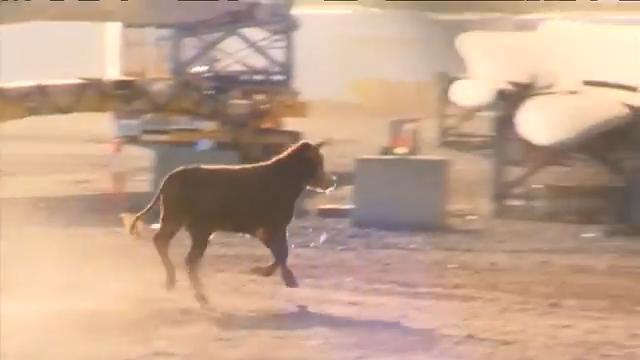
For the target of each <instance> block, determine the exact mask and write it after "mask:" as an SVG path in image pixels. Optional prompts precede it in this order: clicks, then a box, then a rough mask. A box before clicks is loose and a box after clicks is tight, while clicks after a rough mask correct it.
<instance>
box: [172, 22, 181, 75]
mask: <svg viewBox="0 0 640 360" xmlns="http://www.w3.org/2000/svg"><path fill="white" fill-rule="evenodd" d="M183 39H184V36H183V34H182V31H181V30H179V29H174V30H173V34H172V35H171V54H170V55H169V56H170V59H171V60H170V61H171V74H172V75H173V76H180V75H183V74H184V72H185V71H184V70H185V69H184V66H183V61H182V41H183Z"/></svg>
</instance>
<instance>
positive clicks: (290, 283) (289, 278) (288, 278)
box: [282, 270, 300, 288]
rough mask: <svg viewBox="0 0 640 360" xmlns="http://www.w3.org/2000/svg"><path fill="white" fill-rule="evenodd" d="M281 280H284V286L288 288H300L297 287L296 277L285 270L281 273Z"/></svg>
mask: <svg viewBox="0 0 640 360" xmlns="http://www.w3.org/2000/svg"><path fill="white" fill-rule="evenodd" d="M282 280H284V284H285V286H286V287H288V288H297V287H300V286H299V285H298V280H296V277H295V276H294V275H293V273H292V272H291V271H290V270H285V271H284V272H283V273H282Z"/></svg>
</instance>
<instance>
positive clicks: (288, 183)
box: [129, 141, 335, 305]
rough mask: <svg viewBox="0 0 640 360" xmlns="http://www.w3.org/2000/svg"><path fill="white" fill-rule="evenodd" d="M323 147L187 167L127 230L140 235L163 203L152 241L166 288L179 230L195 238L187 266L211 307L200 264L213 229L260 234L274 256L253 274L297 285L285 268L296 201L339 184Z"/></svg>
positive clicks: (195, 287)
mask: <svg viewBox="0 0 640 360" xmlns="http://www.w3.org/2000/svg"><path fill="white" fill-rule="evenodd" d="M322 145H323V143H320V144H315V145H314V144H311V143H309V142H307V141H302V142H300V143H298V144H296V145H293V146H292V147H290V148H289V149H287V150H286V151H284V152H283V153H282V154H280V155H278V156H276V157H274V158H273V159H271V160H269V161H266V162H261V163H257V164H251V165H240V166H204V165H203V166H186V167H180V168H178V169H176V170H174V171H173V172H171V173H170V174H169V175H167V177H166V178H165V179H164V181H163V182H162V184H161V186H160V188H159V189H158V192H157V193H156V194H155V195H154V197H153V199H152V200H151V202H150V203H149V205H147V207H146V208H145V209H144V210H142V211H141V212H140V213H138V214H137V215H136V216H135V218H134V219H133V221H132V223H131V224H130V227H129V231H130V233H131V234H132V235H134V236H135V235H137V233H136V222H137V221H138V220H139V219H140V217H142V216H144V215H145V214H146V213H147V212H149V210H151V208H153V206H154V205H155V204H156V203H157V202H158V200H160V199H162V215H161V218H160V229H159V230H158V232H157V233H156V234H155V235H154V237H153V242H154V244H155V246H156V249H157V251H158V254H159V255H160V258H161V260H162V264H163V265H164V268H165V270H166V286H167V289H172V288H173V287H174V286H175V267H174V266H173V264H172V262H171V260H170V258H169V256H168V250H169V242H170V241H171V239H172V238H173V237H174V236H175V234H176V233H177V232H178V230H179V229H180V228H181V227H183V226H184V227H185V228H186V230H187V232H188V233H189V235H190V236H191V249H190V251H189V253H188V255H187V257H186V260H185V261H186V265H187V269H188V273H189V280H190V282H191V286H192V287H193V290H194V291H195V297H196V299H197V300H198V302H200V303H201V304H203V305H204V304H206V303H208V300H207V298H206V296H205V295H204V293H203V291H202V285H201V282H200V277H199V275H198V264H199V263H200V260H201V258H202V256H203V254H204V252H205V250H206V248H207V244H208V241H209V237H210V235H211V234H212V233H214V232H215V231H229V232H237V233H243V234H248V235H252V236H256V237H257V238H258V239H259V240H260V241H261V242H262V243H263V244H264V245H265V246H266V247H267V248H269V250H270V251H271V254H272V255H273V258H274V260H273V262H272V263H271V264H269V265H267V266H260V267H255V268H253V269H252V272H253V273H256V274H260V275H263V276H271V275H272V274H273V273H274V272H275V271H276V270H277V269H278V268H280V269H281V275H282V279H283V281H284V283H285V285H286V286H287V287H297V286H298V283H297V280H296V278H295V276H294V275H293V272H292V271H291V270H290V269H289V267H287V257H288V252H289V245H288V241H287V231H286V229H287V226H288V225H289V223H290V222H291V220H292V218H293V213H294V206H295V202H296V199H297V198H298V196H299V195H300V194H301V192H302V191H303V190H304V189H305V188H307V187H309V188H315V189H320V190H323V191H326V190H329V189H331V188H332V187H333V186H335V183H334V180H333V178H332V177H330V176H328V175H327V174H326V173H325V171H324V158H323V156H322V154H321V153H320V148H321V147H322Z"/></svg>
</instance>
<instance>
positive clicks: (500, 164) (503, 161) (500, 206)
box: [492, 110, 511, 216]
mask: <svg viewBox="0 0 640 360" xmlns="http://www.w3.org/2000/svg"><path fill="white" fill-rule="evenodd" d="M510 117H511V113H510V112H508V111H507V112H505V111H504V110H502V111H499V113H498V114H496V116H494V117H493V127H494V137H493V157H494V160H493V189H492V191H493V205H494V211H493V213H494V215H495V216H501V215H502V212H503V210H504V199H505V193H504V183H505V177H506V167H507V166H508V160H509V159H508V158H507V141H508V138H509V136H508V135H509V131H508V130H509V122H510V120H511V119H510Z"/></svg>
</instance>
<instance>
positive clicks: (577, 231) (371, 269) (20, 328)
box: [0, 111, 640, 360]
mask: <svg viewBox="0 0 640 360" xmlns="http://www.w3.org/2000/svg"><path fill="white" fill-rule="evenodd" d="M316 114H317V116H318V118H319V119H320V120H322V121H324V122H322V123H321V122H319V120H318V119H316V120H317V121H315V122H308V123H307V125H308V124H320V123H321V124H324V125H313V126H316V127H318V128H320V129H314V128H312V127H309V128H308V129H307V130H308V131H309V134H311V135H310V137H322V136H324V135H327V134H324V133H323V131H324V132H325V133H328V132H330V131H329V130H326V129H334V130H335V129H336V128H340V129H341V132H340V133H339V134H340V136H339V137H340V138H341V139H342V140H343V142H342V143H340V144H336V145H335V147H334V148H333V149H330V150H328V162H329V163H330V167H331V168H332V169H340V170H344V169H345V168H348V167H349V164H351V163H352V161H351V160H352V159H353V156H355V155H357V154H362V153H367V152H371V151H374V150H375V147H376V146H379V144H380V143H379V140H380V139H382V138H383V135H382V134H383V129H384V124H383V123H380V122H377V123H376V124H374V125H371V126H370V127H368V129H369V130H370V131H372V133H370V136H368V137H367V138H366V139H365V138H364V137H361V138H356V137H355V135H354V134H355V133H357V131H359V130H358V128H359V127H360V128H359V129H362V127H361V126H362V125H363V124H364V123H363V120H362V119H357V118H355V117H354V116H351V115H345V116H342V117H340V120H339V121H341V122H342V123H341V125H340V127H336V126H332V124H330V123H329V122H330V121H338V120H335V118H333V117H331V116H329V115H328V113H327V112H322V111H319V112H317V113H316ZM318 114H319V115H318ZM72 119H73V120H76V121H69V120H72ZM346 120H353V123H350V124H352V128H349V127H348V126H345V125H343V124H346ZM43 124H46V125H45V126H42V125H43ZM71 124H73V125H71ZM301 126H303V125H301ZM309 126H310V125H309ZM36 128H39V129H40V130H35V129H36ZM108 135H109V127H108V125H107V123H106V122H105V121H104V117H102V116H97V115H82V116H80V115H73V116H69V117H56V118H41V119H37V120H35V119H29V120H24V121H20V122H14V123H10V124H7V125H5V126H3V127H2V128H0V141H1V142H0V147H1V148H0V156H1V158H0V171H2V173H1V175H2V176H1V178H0V186H1V188H0V192H1V196H2V198H3V201H2V203H0V211H1V215H0V220H1V221H2V222H1V224H0V225H1V228H0V235H1V237H0V316H1V317H0V358H2V359H3V360H31V359H33V360H36V359H37V360H40V359H52V360H54V359H55V360H57V359H60V360H63V359H64V360H93V359H105V360H114V359H122V360H125V359H126V360H134V359H136V360H137V359H145V360H147V359H322V360H325V359H340V360H346V359H447V360H449V359H640V260H639V259H640V240H638V239H634V238H610V237H605V236H603V235H602V229H601V228H600V227H598V226H585V225H566V224H547V223H533V222H516V221H506V220H491V219H488V218H486V217H484V216H480V217H479V218H477V219H476V218H473V217H469V218H467V219H466V220H463V221H460V222H459V224H458V225H459V226H458V227H457V229H458V230H452V231H448V232H439V233H435V232H434V233H400V232H385V231H378V230H371V229H356V228H353V227H351V226H350V225H349V223H348V221H347V220H341V219H332V220H328V219H320V218H317V217H315V216H313V215H311V216H307V217H304V218H300V219H296V220H295V221H294V223H293V224H292V226H291V229H290V231H289V233H290V238H291V244H292V247H293V249H292V254H291V263H290V264H291V267H292V269H293V270H294V271H295V272H296V274H297V276H298V279H299V280H300V283H301V288H299V289H286V288H285V287H284V286H283V285H282V283H281V281H280V279H279V277H278V276H274V277H272V278H267V279H265V278H259V277H256V276H253V275H251V274H249V271H248V270H249V269H250V268H251V267H252V266H254V265H257V264H264V263H266V262H268V261H269V260H270V259H269V255H268V253H267V251H266V250H265V249H263V248H262V247H261V246H260V245H259V244H258V243H257V241H255V240H253V239H249V238H245V237H242V236H237V235H233V234H216V235H215V237H214V238H213V239H212V242H211V246H210V247H209V249H208V251H207V253H206V256H205V259H204V261H203V265H202V274H203V278H204V279H205V284H206V288H207V291H208V293H209V296H210V298H211V301H212V306H211V309H209V310H204V309H201V308H200V307H199V306H198V305H197V303H196V302H195V301H194V299H193V297H192V294H191V291H190V288H189V285H188V282H187V280H186V276H185V272H184V267H183V266H182V264H183V260H182V259H183V258H184V255H185V254H186V251H187V249H188V245H189V243H188V239H187V238H186V237H185V235H184V234H179V236H178V237H177V238H176V239H174V241H173V243H172V257H173V259H174V261H175V263H176V264H177V265H178V271H179V273H178V276H179V278H178V287H177V289H176V290H174V291H173V292H171V293H168V292H166V291H165V290H164V288H163V283H164V278H163V276H164V274H163V272H162V268H161V265H160V261H159V259H158V257H157V255H156V253H155V250H154V249H153V246H152V244H151V242H150V241H149V239H148V237H147V238H145V239H141V240H138V241H135V240H132V239H131V238H129V237H128V236H126V235H125V234H124V233H123V231H122V229H121V228H120V227H119V226H117V221H114V219H106V218H105V219H97V220H96V219H95V218H96V216H95V215H93V214H90V213H87V212H84V213H83V211H81V210H77V209H81V208H80V207H79V206H80V205H77V206H76V205H74V204H75V203H74V202H80V201H81V200H80V199H81V198H82V196H84V195H86V196H89V195H91V194H96V193H104V192H108V191H110V183H109V172H108V154H109V147H108V144H107V142H106V141H107V139H108ZM126 159H127V162H128V165H129V170H130V174H131V177H130V182H129V189H130V190H133V191H146V190H148V184H149V170H150V154H149V153H148V152H146V151H145V150H142V149H136V148H128V149H127V152H126ZM486 166H487V165H486V163H485V162H483V160H481V159H472V158H468V156H460V157H458V158H456V163H455V164H454V172H453V174H452V175H453V176H452V181H453V182H454V184H453V187H452V193H453V194H452V206H457V207H466V208H467V209H470V210H471V211H472V212H473V211H474V210H476V211H477V212H478V213H481V211H480V210H481V208H482V206H483V205H482V204H483V203H484V201H485V200H483V199H481V198H479V197H478V194H481V193H483V190H482V189H483V186H484V185H479V184H483V183H485V180H486V179H485V178H483V176H484V175H483V171H486ZM474 174H475V175H474ZM348 192H349V189H348V188H347V189H342V190H340V191H338V192H337V193H336V194H334V195H332V197H331V198H330V199H329V200H324V201H341V202H348V201H349V193H348ZM42 196H57V197H59V199H60V203H65V202H66V206H63V207H60V208H45V209H43V208H42V206H41V205H40V202H39V200H38V199H39V198H40V197H42ZM6 198H25V199H27V198H28V199H29V200H25V202H27V201H28V202H27V204H29V205H28V206H30V209H31V210H33V211H34V215H33V216H32V217H27V216H26V213H25V212H24V211H18V210H17V208H14V204H16V200H15V199H14V200H12V201H10V202H9V201H7V200H5V199H6ZM314 201H321V200H314ZM114 204H117V203H114ZM114 204H110V203H106V204H104V206H105V207H109V206H117V205H114ZM23 208H24V206H23ZM73 209H76V210H75V211H73ZM66 211H68V213H66ZM114 211H115V210H114ZM61 212H62V214H61ZM90 218H91V220H92V221H88V220H89V219H90ZM61 219H63V220H64V221H62V220H61ZM83 220H87V221H83Z"/></svg>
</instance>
